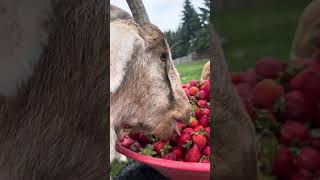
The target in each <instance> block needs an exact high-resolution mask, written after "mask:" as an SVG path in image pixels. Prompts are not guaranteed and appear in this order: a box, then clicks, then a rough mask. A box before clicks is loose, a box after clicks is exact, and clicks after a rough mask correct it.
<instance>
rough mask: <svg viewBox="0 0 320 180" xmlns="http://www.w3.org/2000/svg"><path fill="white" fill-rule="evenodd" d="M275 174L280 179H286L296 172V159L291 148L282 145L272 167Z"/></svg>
mask: <svg viewBox="0 0 320 180" xmlns="http://www.w3.org/2000/svg"><path fill="white" fill-rule="evenodd" d="M272 169H273V173H274V174H275V175H276V176H277V177H279V179H286V178H288V177H290V176H291V175H292V173H293V172H294V169H295V166H294V157H293V154H292V153H291V152H290V150H289V148H287V147H286V146H283V145H280V146H279V147H278V150H277V154H276V158H275V160H274V161H273V165H272Z"/></svg>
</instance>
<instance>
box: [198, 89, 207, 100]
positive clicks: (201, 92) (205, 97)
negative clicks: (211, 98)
mask: <svg viewBox="0 0 320 180" xmlns="http://www.w3.org/2000/svg"><path fill="white" fill-rule="evenodd" d="M207 97H208V95H207V93H206V92H205V91H204V90H200V91H199V99H202V100H206V99H207Z"/></svg>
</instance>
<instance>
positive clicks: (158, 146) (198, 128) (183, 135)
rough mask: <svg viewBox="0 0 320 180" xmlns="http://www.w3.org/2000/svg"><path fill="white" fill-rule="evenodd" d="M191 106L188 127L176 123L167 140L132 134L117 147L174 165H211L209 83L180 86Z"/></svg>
mask: <svg viewBox="0 0 320 180" xmlns="http://www.w3.org/2000/svg"><path fill="white" fill-rule="evenodd" d="M182 87H183V89H184V91H185V93H186V95H187V96H188V98H189V102H190V104H191V109H192V113H191V118H190V121H189V124H183V123H181V122H177V133H174V134H173V136H172V137H171V139H170V140H168V141H164V140H160V139H159V138H158V137H156V136H154V135H152V136H146V135H144V134H143V133H135V134H130V135H128V136H125V137H124V138H123V139H122V140H121V141H120V144H121V145H122V146H123V147H125V148H127V149H130V150H132V151H134V152H137V153H140V154H144V155H147V156H152V157H158V158H163V159H167V160H174V161H184V162H199V163H210V142H209V141H210V81H197V80H191V81H190V82H189V83H187V84H183V85H182Z"/></svg>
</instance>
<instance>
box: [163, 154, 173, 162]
mask: <svg viewBox="0 0 320 180" xmlns="http://www.w3.org/2000/svg"><path fill="white" fill-rule="evenodd" d="M161 158H162V159H167V160H172V161H175V160H177V156H176V154H175V153H168V154H165V155H163V156H162V157H161Z"/></svg>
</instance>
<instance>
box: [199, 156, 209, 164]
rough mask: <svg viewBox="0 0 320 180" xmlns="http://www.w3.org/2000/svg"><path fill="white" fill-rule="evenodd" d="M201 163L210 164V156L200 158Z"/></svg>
mask: <svg viewBox="0 0 320 180" xmlns="http://www.w3.org/2000/svg"><path fill="white" fill-rule="evenodd" d="M200 163H210V160H209V157H208V156H202V157H201V158H200Z"/></svg>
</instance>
